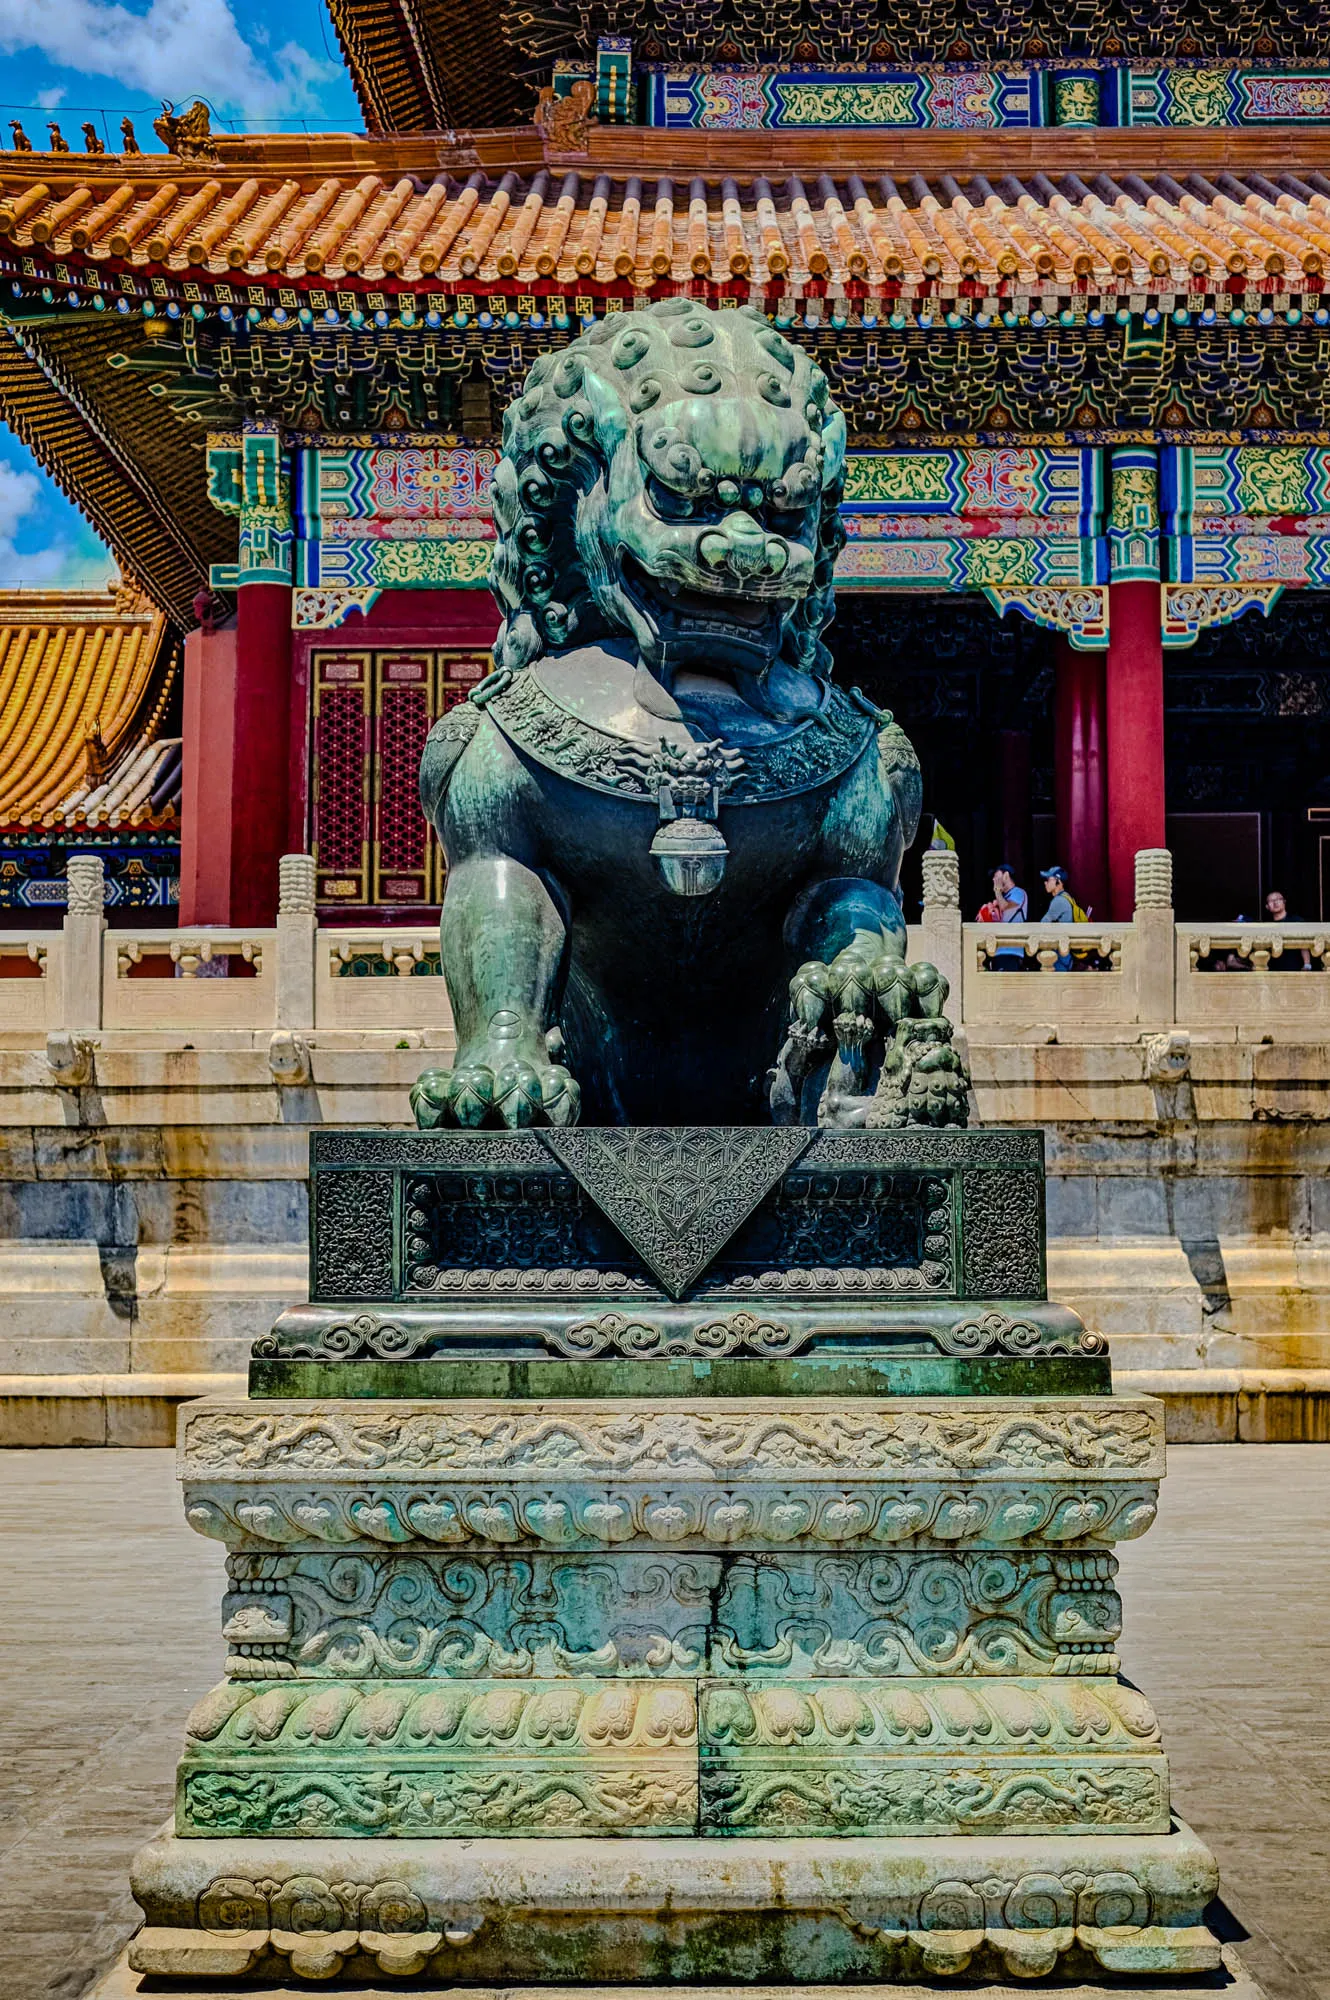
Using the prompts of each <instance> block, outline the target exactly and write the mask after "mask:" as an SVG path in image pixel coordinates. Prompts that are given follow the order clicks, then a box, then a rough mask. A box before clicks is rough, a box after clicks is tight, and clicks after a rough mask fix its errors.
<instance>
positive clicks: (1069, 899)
mask: <svg viewBox="0 0 1330 2000" xmlns="http://www.w3.org/2000/svg"><path fill="white" fill-rule="evenodd" d="M1039 873H1040V875H1041V877H1042V878H1043V884H1044V893H1045V895H1046V896H1047V897H1048V899H1049V901H1048V908H1047V909H1046V910H1045V911H1044V918H1043V920H1044V922H1045V923H1046V924H1074V923H1076V922H1077V920H1078V917H1079V918H1080V919H1081V920H1083V919H1084V912H1083V911H1079V912H1078V910H1077V907H1076V902H1075V898H1074V897H1073V896H1072V895H1071V893H1070V891H1069V890H1068V888H1067V871H1066V869H1065V868H1064V867H1063V866H1062V863H1061V862H1060V861H1051V862H1050V863H1049V865H1048V867H1047V868H1041V869H1040V870H1039ZM1053 970H1054V971H1055V972H1070V971H1071V953H1070V952H1069V951H1064V952H1059V954H1058V956H1057V957H1056V958H1055V959H1054V961H1053Z"/></svg>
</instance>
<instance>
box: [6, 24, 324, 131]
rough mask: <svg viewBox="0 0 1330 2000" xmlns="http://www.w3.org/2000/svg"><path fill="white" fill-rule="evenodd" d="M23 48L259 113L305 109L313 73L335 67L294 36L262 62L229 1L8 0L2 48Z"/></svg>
mask: <svg viewBox="0 0 1330 2000" xmlns="http://www.w3.org/2000/svg"><path fill="white" fill-rule="evenodd" d="M21 49H35V50H37V51H39V52H40V53H41V54H42V55H44V56H45V57H46V58H47V60H48V61H50V62H53V63H58V64H60V65H61V67H63V68H67V69H73V70H80V71H82V72H83V73H85V74H86V75H89V76H104V77H109V78H111V79H112V81H114V82H116V83H119V84H123V85H124V86H125V87H126V88H127V89H131V90H142V91H148V92H151V94H152V95H153V96H155V97H169V98H172V99H174V100H176V101H181V100H183V101H184V102H186V103H187V102H188V101H189V99H190V96H191V94H197V95H200V96H204V95H206V96H208V97H209V98H210V99H212V100H213V101H214V102H215V103H217V104H219V105H225V106H227V107H232V108H234V109H235V110H236V111H237V112H239V113H240V115H241V116H248V117H257V118H263V117H267V116H272V115H274V114H280V113H283V112H285V113H290V112H293V111H296V112H298V111H300V110H302V109H303V108H304V107H305V106H306V105H307V104H308V103H309V102H310V100H311V94H312V85H313V82H314V80H315V78H316V77H318V76H320V75H327V74H329V73H330V72H329V70H328V66H327V65H326V64H323V63H319V62H317V61H315V60H314V59H313V58H312V57H311V56H309V55H308V54H307V52H306V51H305V50H304V49H302V48H300V47H299V45H298V44H297V43H294V42H288V43H286V44H284V46H283V47H281V48H279V49H276V50H274V51H273V52H272V53H271V55H270V56H269V55H268V54H267V52H266V51H265V57H266V60H264V61H260V59H259V57H258V56H257V55H256V53H255V51H254V49H253V48H252V47H251V46H250V44H249V43H248V42H247V41H246V40H245V38H244V36H243V35H242V34H241V32H240V29H239V27H238V26H237V25H236V19H235V16H234V14H233V13H232V12H231V7H230V0H149V5H148V7H147V9H146V11H145V12H143V13H138V12H135V11H133V10H132V9H131V8H129V7H124V6H121V5H120V4H119V0H42V4H41V5H40V6H37V5H34V4H33V0H0V50H3V51H4V52H5V53H6V54H10V55H13V54H16V53H17V52H18V51H19V50H21Z"/></svg>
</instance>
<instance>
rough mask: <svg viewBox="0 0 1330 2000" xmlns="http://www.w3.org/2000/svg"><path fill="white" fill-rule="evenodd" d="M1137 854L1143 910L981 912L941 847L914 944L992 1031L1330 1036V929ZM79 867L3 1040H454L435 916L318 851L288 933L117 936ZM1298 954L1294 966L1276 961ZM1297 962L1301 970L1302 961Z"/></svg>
mask: <svg viewBox="0 0 1330 2000" xmlns="http://www.w3.org/2000/svg"><path fill="white" fill-rule="evenodd" d="M1136 864H1137V865H1136V908H1135V910H1134V912H1133V914H1132V916H1131V918H1130V919H1128V920H1127V921H1125V922H1105V923H1086V924H1048V923H1039V922H1034V923H1025V924H1001V925H998V924H972V923H966V922H965V921H964V920H963V916H962V911H961V907H960V896H959V869H958V866H957V861H956V856H955V855H954V854H953V853H950V852H935V853H928V854H926V855H925V856H924V903H923V910H922V914H921V918H920V921H919V923H918V924H916V925H914V926H912V928H911V933H910V940H909V951H910V955H911V956H912V957H915V958H928V959H931V960H932V961H933V963H934V964H936V965H938V966H940V967H941V968H942V970H943V971H944V972H945V973H946V975H947V978H948V980H949V982H950V985H951V998H950V1000H949V1002H948V1012H949V1014H950V1015H951V1018H952V1020H953V1021H955V1022H956V1024H957V1025H958V1026H959V1027H963V1028H967V1029H974V1030H976V1031H978V1032H979V1034H980V1037H981V1039H984V1040H988V1041H992V1040H994V1039H998V1040H1001V1039H1004V1038H1006V1037H1007V1036H1011V1037H1013V1038H1014V1039H1016V1040H1018V1041H1019V1040H1021V1039H1042V1040H1048V1039H1050V1038H1053V1039H1056V1037H1057V1036H1059V1035H1062V1034H1064V1033H1065V1034H1068V1035H1070V1036H1071V1037H1072V1038H1073V1039H1075V1038H1077V1037H1080V1038H1082V1039H1083V1038H1084V1037H1085V1036H1086V1035H1091V1036H1093V1035H1098V1034H1101V1033H1106V1034H1107V1035H1108V1036H1109V1038H1110V1039H1124V1038H1125V1039H1128V1040H1135V1039H1138V1037H1139V1035H1141V1034H1146V1033H1153V1032H1155V1031H1156V1030H1158V1029H1161V1028H1171V1027H1175V1026H1182V1027H1186V1028H1189V1029H1192V1028H1194V1029H1198V1030H1200V1031H1202V1032H1204V1031H1205V1030H1206V1029H1211V1030H1213V1031H1215V1032H1221V1031H1227V1032H1228V1033H1229V1034H1232V1033H1233V1032H1234V1031H1235V1030H1236V1031H1237V1032H1238V1033H1240V1034H1241V1033H1247V1034H1249V1035H1252V1036H1255V1037H1258V1038H1260V1037H1277V1038H1279V1039H1283V1040H1296V1039H1299V1038H1304V1039H1305V1038H1307V1037H1308V1036H1311V1037H1312V1038H1313V1039H1316V1040H1322V1039H1325V1035H1326V1029H1327V1026H1330V976H1326V975H1330V924H1324V925H1320V924H1283V925H1272V924H1269V923H1260V924H1210V925H1201V924H1179V923H1176V922H1175V921H1174V915H1173V910H1172V861H1171V857H1170V856H1169V854H1168V853H1167V851H1166V850H1164V849H1150V850H1147V851H1144V852H1142V853H1140V854H1138V855H1137V857H1136ZM70 877H71V896H70V902H69V906H68V909H67V912H66V915H65V919H64V924H63V928H62V929H61V930H54V931H41V932H23V931H18V930H14V931H5V932H0V1037H4V1036H5V1035H9V1036H12V1037H14V1038H16V1039H17V1040H18V1041H20V1042H21V1041H24V1040H26V1039H30V1038H31V1037H33V1036H34V1035H35V1036H41V1035H43V1034H46V1035H48V1036H49V1035H52V1034H61V1033H64V1034H73V1035H79V1036H88V1035H99V1034H100V1035H108V1034H110V1035H114V1034H117V1033H121V1034H129V1035H131V1036H133V1035H147V1036H150V1037H152V1036H165V1037H176V1036H181V1037H188V1038H189V1039H190V1040H192V1041H196V1040H197V1038H198V1037H199V1036H200V1035H202V1036H204V1037H205V1038H207V1037H210V1036H213V1035H216V1036H218V1037H220V1038H221V1042H222V1043H223V1044H225V1043H227V1042H229V1041H231V1040H233V1039H235V1038H236V1037H240V1038H242V1039H243V1038H245V1037H253V1038H261V1037H268V1036H272V1035H274V1034H285V1035H287V1036H290V1035H293V1034H294V1035H297V1036H299V1035H308V1034H321V1035H334V1036H343V1035H349V1036H351V1037H353V1038H354V1037H356V1036H359V1035H370V1036H374V1037H378V1038H383V1037H394V1038H398V1039H400V1038H403V1037H409V1038H410V1043H411V1045H412V1046H416V1045H419V1044H421V1043H424V1044H427V1045H429V1046H432V1047H435V1048H439V1047H443V1048H446V1047H447V1046H448V1045H449V1043H450V1040H451V1035H452V1016H451V1013H450V1010H449V1006H448V995H447V989H446V987H445V985H444V982H443V978H442V975H441V969H440V965H439V949H438V937H437V934H436V932H435V931H434V930H433V928H432V927H426V926H424V925H412V924H403V925H393V926H373V927H369V926H361V927H340V926H338V927H331V928H329V927H322V926H320V925H319V923H318V919H317V915H316V911H315V906H314V864H313V861H312V860H311V858H310V857H309V856H308V855H299V854H295V855H288V856H286V858H285V859H284V861H283V863H282V892H281V907H280V910H279V913H278V917H277V922H276V924H275V926H273V927H271V928H264V927H254V928H244V929H228V928H222V927H210V926H194V927H191V928H187V929H177V930H166V929H150V928H146V927H145V928H144V929H141V930H140V929H137V928H135V927H133V926H128V927H125V928H122V929H116V930H114V931H111V930H108V929H107V928H106V925H105V920H104V916H103V912H102V875H101V863H100V861H98V860H97V859H96V858H95V857H88V856H79V857H77V858H76V859H75V860H74V861H72V862H71V863H70ZM1281 954H1282V958H1283V967H1281V968H1280V969H1276V970H1271V969H1270V960H1271V958H1272V957H1280V956H1281ZM1304 954H1305V956H1306V962H1307V970H1306V971H1303V969H1302V959H1303V955H1304ZM1067 959H1070V961H1071V963H1070V965H1069V966H1068V965H1067V964H1066V961H1067ZM1290 959H1292V961H1293V963H1294V965H1295V966H1296V967H1297V970H1296V972H1294V971H1291V970H1288V969H1284V968H1287V967H1288V964H1289V961H1290ZM1013 965H1014V966H1015V968H1016V973H1017V974H1018V975H1020V976H1014V975H1013V973H1012V970H1011V968H1012V967H1013ZM1238 968H1240V969H1238Z"/></svg>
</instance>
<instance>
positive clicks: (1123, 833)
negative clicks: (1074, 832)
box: [1068, 582, 1164, 919]
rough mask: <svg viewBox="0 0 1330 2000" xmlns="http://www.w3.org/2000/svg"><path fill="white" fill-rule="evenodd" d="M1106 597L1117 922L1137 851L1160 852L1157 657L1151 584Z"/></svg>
mask: <svg viewBox="0 0 1330 2000" xmlns="http://www.w3.org/2000/svg"><path fill="white" fill-rule="evenodd" d="M1108 597H1109V645H1108V665H1107V672H1106V676H1105V703H1104V712H1105V721H1106V724H1107V736H1108V787H1107V790H1108V896H1109V905H1110V907H1109V915H1110V916H1112V917H1116V918H1118V919H1121V918H1124V917H1130V915H1131V913H1132V910H1133V908H1134V907H1135V901H1136V852H1137V849H1138V848H1142V847H1162V846H1163V845H1164V650H1163V641H1162V638H1161V635H1160V623H1159V610H1160V607H1159V585H1158V583H1157V582H1139V583H1115V584H1112V585H1111V586H1110V588H1109V593H1108ZM1070 865H1071V864H1070V862H1068V866H1070Z"/></svg>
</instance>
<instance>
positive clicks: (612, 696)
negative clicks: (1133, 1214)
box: [412, 298, 965, 1126]
mask: <svg viewBox="0 0 1330 2000" xmlns="http://www.w3.org/2000/svg"><path fill="white" fill-rule="evenodd" d="M844 468H845V423H844V419H843V417H842V416H841V414H840V411H839V410H838V409H837V408H836V406H835V404H834V403H833V402H832V400H831V398H830V396H829V395H828V393H827V383H826V378H825V376H824V375H823V374H822V371H821V370H820V369H819V368H818V367H817V366H816V365H815V364H814V363H813V362H812V361H811V360H810V358H809V356H808V355H807V354H806V353H804V351H803V350H802V349H801V348H799V347H798V346H796V345H795V344H794V343H792V342H791V341H788V340H786V339H784V338H783V337H782V335H781V334H779V333H778V332H777V331H776V330H775V329H774V328H773V327H772V326H771V325H770V324H769V323H768V322H767V320H766V319H765V318H764V317H763V316H762V315H761V314H760V313H759V312H756V311H752V310H749V309H747V308H743V309H739V310H726V311H712V310H710V309H708V308H707V307H705V306H702V305H699V304H697V303H695V302H694V301H692V300H689V299H682V298H680V299H671V300H669V301H667V302H665V303H663V304H658V305H654V306H651V307H649V308H648V309H647V310H645V311H640V312H634V313H632V314H624V315H621V316H611V317H608V318H606V319H604V320H602V321H600V322H598V323H597V325H596V326H594V327H593V328H591V329H590V330H589V331H588V332H586V333H584V334H583V335H581V336H580V338H578V339H576V340H574V341H573V342H572V343H571V344H570V345H569V346H568V347H566V348H565V349H563V350H562V352H560V353H558V354H550V355H546V356H544V357H543V358H542V359H541V360H540V361H538V362H537V363H536V365H535V367H534V368H533V369H532V370H531V373H530V375H529V376H528V378H527V382H526V386H525V388H524V390H523V391H522V393H521V395H519V396H518V397H517V398H516V400H515V401H514V402H513V403H512V405H511V407H510V408H509V410H508V412H507V414H506V417H505V419H504V428H503V456H502V459H501V462H500V464H499V467H498V469H497V472H496V475H495V481H494V515H495V521H496V524H497V528H498V542H497V546H496V550H495V558H494V567H493V573H492V576H491V588H492V589H493V591H494V593H495V596H496V597H497V599H498V602H499V605H500V607H501V609H502V611H503V614H504V622H503V626H502V629H501V630H500V633H499V636H498V639H497V641H496V643H495V646H494V662H495V671H494V672H493V673H492V674H491V675H490V677H489V678H488V679H487V680H486V681H484V682H482V683H481V685H480V686H479V687H477V688H476V689H475V690H474V691H473V693H472V694H471V696H470V699H469V700H468V701H466V702H464V703H463V704H461V705H460V706H459V707H457V708H454V709H452V710H451V711H450V712H449V713H448V714H447V715H446V716H444V717H443V719H442V720H441V721H440V722H438V723H437V724H436V725H435V727H434V729H433V730H432V731H431V734H430V737H429V740H428V743H427V745H426V748H425V754H424V759H423V763H422V768H421V780H420V783H421V798H422V801H423V803H424V807H425V811H426V814H427V815H428V817H429V819H430V820H431V822H432V824H433V825H434V827H435V829H436V830H437V832H438V836H439V839H440V841H441V842H442V844H443V848H444V852H445V854H446V856H447V862H448V885H447V891H446V894H445V898H444V904H443V918H442V925H441V950H442V961H443V970H444V975H445V978H446V979H447V983H448V990H449V994H450V996H451V999H452V1004H453V1010H454V1015H455V1019H456V1025H457V1053H456V1058H455V1060H454V1062H453V1065H452V1067H451V1069H447V1070H432V1071H428V1072H426V1074H425V1075H424V1076H422V1077H421V1078H420V1080H419V1082H418V1083H417V1085H416V1087H415V1089H414V1091H413V1093H412V1102H413V1105H414V1108H415V1112H416V1116H417V1119H418V1120H419V1122H420V1123H421V1124H422V1125H426V1126H433V1125H438V1124H444V1123H450V1124H460V1125H468V1126H476V1125H485V1124H502V1125H510V1126H512V1125H527V1124H531V1123H552V1124H568V1123H572V1122H574V1121H576V1120H577V1119H578V1118H579V1116H580V1117H583V1118H585V1119H586V1120H587V1121H588V1122H592V1123H597V1124H686V1123H716V1124H724V1123H735V1124H745V1123H753V1122H760V1121H764V1120H766V1119H768V1118H772V1117H774V1118H775V1119H776V1120H778V1121H781V1122H792V1121H796V1120H799V1121H803V1122H815V1121H817V1120H818V1119H819V1118H820V1119H821V1120H822V1122H828V1121H833V1122H840V1123H863V1122H872V1123H906V1122H915V1121H916V1120H918V1121H925V1122H931V1123H946V1122H963V1119H964V1097H965V1090H964V1078H963V1075H962V1073H961V1071H960V1065H959V1062H958V1060H957V1058H956V1057H955V1055H954V1053H953V1051H952V1050H951V1048H950V1047H949V1046H948V1043H949V1036H950V1029H949V1028H948V1027H947V1024H946V1023H945V1021H943V1020H942V1019H941V1009H942V1003H943V1001H944V999H945V994H946V988H945V982H944V981H943V980H942V979H941V977H940V975H939V974H937V973H936V972H935V971H934V970H933V968H931V967H928V966H913V967H912V966H908V965H907V964H906V963H905V957H904V947H905V925H904V920H903V917H902V914H901V905H900V899H899V893H898V881H899V871H900V863H901V857H902V854H903V853H904V850H905V848H906V846H907V845H908V843H909V842H910V841H911V840H912V839H913V837H914V832H915V827H916V823H917V820H918V816H919V802H920V786H919V768H918V763H917V760H916V758H915V756H914V752H913V750H912V749H911V747H910V744H909V742H908V740H907V739H906V737H905V735H904V733H903V732H902V731H901V730H900V729H899V728H897V727H896V725H895V724H894V723H893V722H892V719H891V717H890V716H889V715H886V714H883V713H882V712H880V711H879V710H878V709H876V708H875V707H874V706H873V704H872V703H871V702H869V701H867V700H866V699H865V698H864V697H863V696H862V695H860V694H859V693H858V692H857V691H852V692H850V693H846V692H844V691H842V690H841V689H839V688H837V687H835V686H834V685H833V684H832V680H831V656H830V653H829V652H828V649H827V646H826V643H825V639H824V636H823V635H824V633H825V630H826V627H827V625H828V623H829V621H830V619H831V616H832V611H833V586H832V572H833V568H834V564H835V560H836V555H837V552H838V550H839V549H840V547H841V546H842V543H843V539H844V536H843V530H842V528H841V525H840V519H839V514H838V504H839V501H840V497H841V491H842V486H843V480H844Z"/></svg>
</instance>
